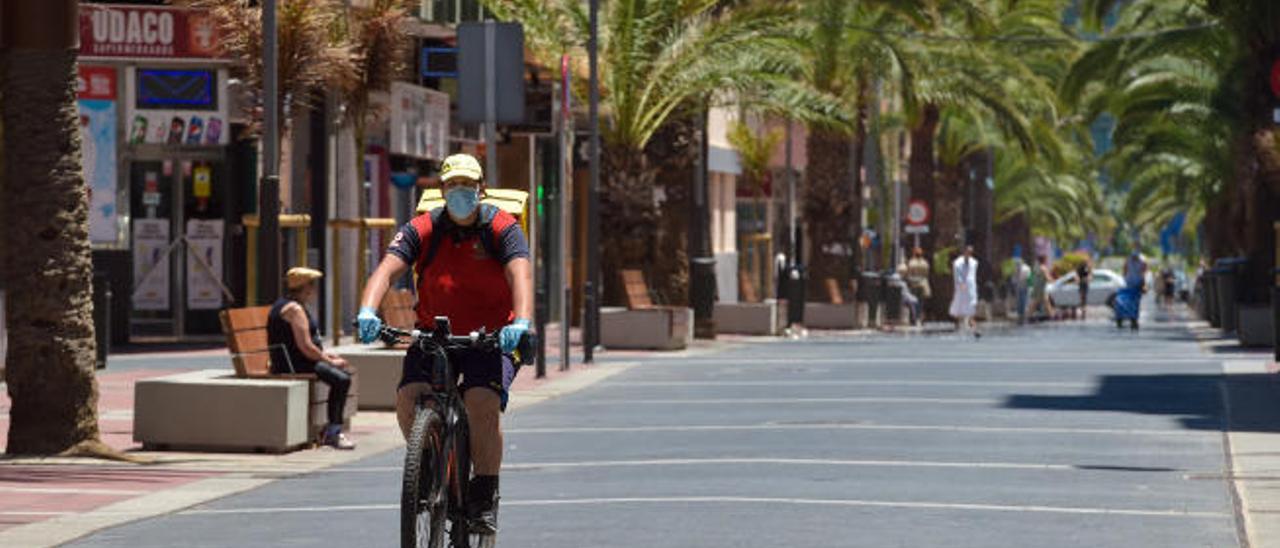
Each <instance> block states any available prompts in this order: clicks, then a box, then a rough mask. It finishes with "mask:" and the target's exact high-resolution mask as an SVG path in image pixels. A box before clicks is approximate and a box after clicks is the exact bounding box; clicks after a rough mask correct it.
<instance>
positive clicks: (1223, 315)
mask: <svg viewBox="0 0 1280 548" xmlns="http://www.w3.org/2000/svg"><path fill="white" fill-rule="evenodd" d="M1247 262H1248V259H1245V258H1243V257H1233V258H1229V259H1219V260H1218V261H1217V263H1215V266H1216V268H1214V271H1215V272H1216V273H1217V276H1215V281H1216V282H1217V286H1218V320H1219V322H1220V325H1219V328H1220V329H1222V332H1223V333H1234V332H1235V331H1236V327H1237V320H1238V317H1237V312H1238V311H1239V308H1240V307H1239V303H1238V301H1239V298H1238V296H1239V291H1240V289H1241V287H1240V283H1241V280H1240V278H1241V276H1242V275H1243V273H1244V272H1243V271H1244V266H1245V263H1247Z"/></svg>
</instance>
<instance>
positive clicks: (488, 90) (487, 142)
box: [484, 19, 499, 188]
mask: <svg viewBox="0 0 1280 548" xmlns="http://www.w3.org/2000/svg"><path fill="white" fill-rule="evenodd" d="M496 41H497V23H496V22H494V21H493V20H492V19H490V20H488V21H485V22H484V120H485V122H484V179H485V181H486V184H488V185H489V186H491V187H495V188H496V187H497V186H498V184H499V179H498V136H497V128H498V90H497V87H496V86H497V82H495V81H494V79H495V78H497V69H496V68H495V67H494V63H496V60H495V59H494V57H495V52H494V51H493V50H494V48H495V47H496V46H495V42H496Z"/></svg>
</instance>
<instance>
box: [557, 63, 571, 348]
mask: <svg viewBox="0 0 1280 548" xmlns="http://www.w3.org/2000/svg"><path fill="white" fill-rule="evenodd" d="M569 71H570V69H569V56H568V55H564V56H562V57H561V58H560V98H559V105H560V135H559V136H558V137H559V143H560V155H559V157H558V158H556V159H557V160H558V161H559V162H560V164H559V168H560V169H559V173H560V178H559V179H560V180H559V182H560V185H559V187H558V188H557V189H556V196H558V197H559V202H558V205H559V206H560V227H559V232H558V234H559V236H560V249H559V256H558V257H557V258H558V260H559V264H560V370H561V371H568V370H569V330H570V328H572V326H573V234H575V233H576V232H575V231H574V230H573V207H572V205H571V204H572V203H573V158H572V150H573V146H572V144H571V143H572V139H573V130H574V121H573V109H572V105H570V102H571V100H572V99H571V95H570V89H569V88H570V84H569V78H570V72H569Z"/></svg>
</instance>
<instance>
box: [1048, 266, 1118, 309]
mask: <svg viewBox="0 0 1280 548" xmlns="http://www.w3.org/2000/svg"><path fill="white" fill-rule="evenodd" d="M1122 287H1124V277H1123V276H1121V275H1119V274H1117V273H1116V272H1115V271H1114V270H1106V269H1099V270H1094V271H1093V281H1091V282H1089V297H1088V299H1089V303H1088V304H1089V305H1090V306H1094V305H1103V304H1106V302H1107V298H1108V297H1110V296H1111V295H1112V294H1113V293H1115V292H1117V291H1119V290H1120V288H1122ZM1047 289H1048V292H1049V298H1050V299H1053V305H1054V306H1062V307H1075V306H1080V281H1079V278H1078V277H1077V276H1076V273H1075V272H1071V273H1069V274H1067V275H1065V276H1063V277H1061V278H1058V279H1056V280H1054V281H1053V283H1051V284H1049V287H1048V288H1047Z"/></svg>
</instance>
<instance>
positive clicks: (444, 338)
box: [378, 326, 500, 350]
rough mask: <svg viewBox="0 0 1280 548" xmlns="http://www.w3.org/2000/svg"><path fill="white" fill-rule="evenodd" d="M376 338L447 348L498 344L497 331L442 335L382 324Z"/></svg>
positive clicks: (482, 347) (494, 347)
mask: <svg viewBox="0 0 1280 548" xmlns="http://www.w3.org/2000/svg"><path fill="white" fill-rule="evenodd" d="M378 338H380V339H382V340H383V341H384V342H387V343H394V342H397V341H399V340H400V339H406V338H407V339H411V340H412V341H414V342H420V341H428V342H433V343H436V344H439V345H441V346H444V347H447V348H470V349H476V350H498V348H499V346H500V344H499V341H498V334H497V333H486V332H484V331H473V332H471V334H469V335H452V334H450V335H442V334H439V333H436V332H433V331H422V330H420V329H413V330H408V331H406V330H404V329H396V328H394V327H390V326H382V328H381V329H379V330H378Z"/></svg>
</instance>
